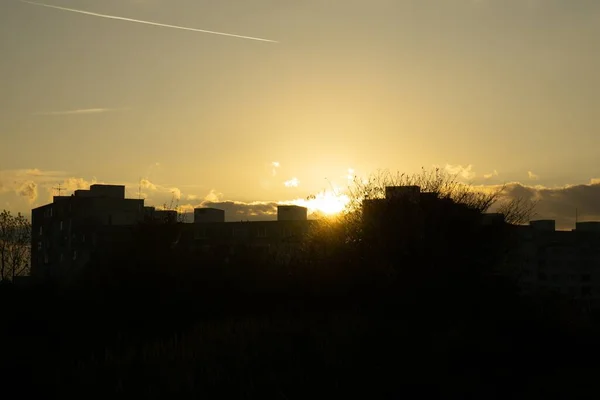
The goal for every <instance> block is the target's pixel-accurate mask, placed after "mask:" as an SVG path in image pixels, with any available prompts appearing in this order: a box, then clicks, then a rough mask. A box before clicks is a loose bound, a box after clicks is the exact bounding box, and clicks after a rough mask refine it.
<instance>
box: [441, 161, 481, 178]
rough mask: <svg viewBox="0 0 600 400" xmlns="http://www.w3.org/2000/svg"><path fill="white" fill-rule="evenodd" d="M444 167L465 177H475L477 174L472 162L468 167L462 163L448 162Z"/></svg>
mask: <svg viewBox="0 0 600 400" xmlns="http://www.w3.org/2000/svg"><path fill="white" fill-rule="evenodd" d="M444 169H445V170H446V172H448V173H449V174H451V175H457V176H460V177H461V178H464V179H473V178H475V176H476V174H475V172H474V171H473V166H472V165H471V164H469V165H467V166H466V167H463V166H462V165H458V164H457V165H452V164H446V166H445V167H444Z"/></svg>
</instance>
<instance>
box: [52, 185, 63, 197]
mask: <svg viewBox="0 0 600 400" xmlns="http://www.w3.org/2000/svg"><path fill="white" fill-rule="evenodd" d="M52 189H53V190H57V191H58V196H59V197H60V195H61V194H62V191H63V190H66V189H63V188H61V187H60V183H59V184H58V187H55V188H52Z"/></svg>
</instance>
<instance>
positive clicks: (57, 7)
mask: <svg viewBox="0 0 600 400" xmlns="http://www.w3.org/2000/svg"><path fill="white" fill-rule="evenodd" d="M19 1H20V2H21V3H27V4H32V5H35V6H40V7H47V8H53V9H55V10H62V11H69V12H73V13H78V14H85V15H90V16H93V17H99V18H107V19H113V20H119V21H126V22H135V23H138V24H145V25H153V26H159V27H163V28H172V29H181V30H185V31H193V32H201V33H210V34H212V35H221V36H229V37H235V38H239V39H249V40H258V41H261V42H271V43H278V42H277V41H275V40H271V39H263V38H258V37H252V36H242V35H235V34H233V33H224V32H216V31H207V30H204V29H197V28H188V27H185V26H179V25H169V24H161V23H158V22H151V21H145V20H141V19H133V18H125V17H118V16H115V15H107V14H99V13H94V12H90V11H83V10H76V9H74V8H67V7H59V6H54V5H50V4H42V3H36V2H33V1H27V0H19Z"/></svg>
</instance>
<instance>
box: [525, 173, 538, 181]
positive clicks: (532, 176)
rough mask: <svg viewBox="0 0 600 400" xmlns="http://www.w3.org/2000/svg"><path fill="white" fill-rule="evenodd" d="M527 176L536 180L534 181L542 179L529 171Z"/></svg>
mask: <svg viewBox="0 0 600 400" xmlns="http://www.w3.org/2000/svg"><path fill="white" fill-rule="evenodd" d="M527 176H528V177H529V179H531V180H534V181H535V180H538V179H540V177H539V176H538V175H536V174H534V173H533V172H531V171H527Z"/></svg>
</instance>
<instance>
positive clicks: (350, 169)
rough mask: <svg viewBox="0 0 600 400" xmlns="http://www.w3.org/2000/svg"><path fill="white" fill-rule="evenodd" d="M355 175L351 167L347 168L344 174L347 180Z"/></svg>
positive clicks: (350, 179) (352, 178) (351, 179)
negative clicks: (346, 173)
mask: <svg viewBox="0 0 600 400" xmlns="http://www.w3.org/2000/svg"><path fill="white" fill-rule="evenodd" d="M355 177H356V175H355V174H354V170H353V169H352V168H348V175H346V179H348V181H353V180H354V178H355Z"/></svg>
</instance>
